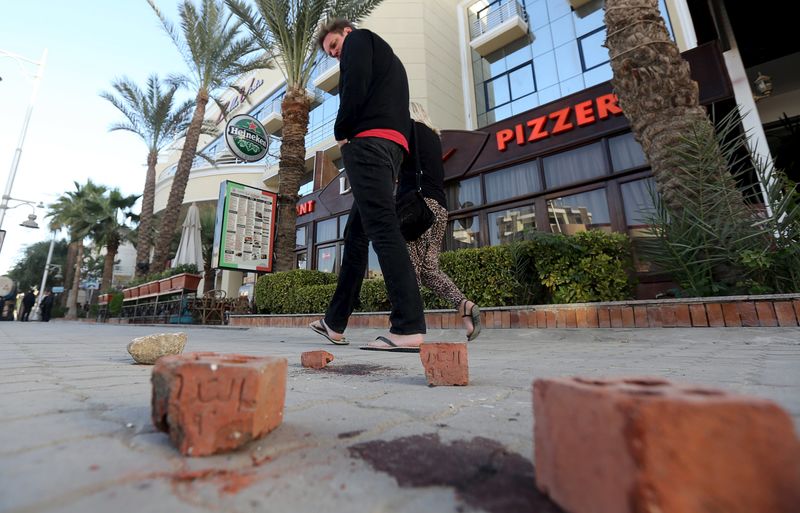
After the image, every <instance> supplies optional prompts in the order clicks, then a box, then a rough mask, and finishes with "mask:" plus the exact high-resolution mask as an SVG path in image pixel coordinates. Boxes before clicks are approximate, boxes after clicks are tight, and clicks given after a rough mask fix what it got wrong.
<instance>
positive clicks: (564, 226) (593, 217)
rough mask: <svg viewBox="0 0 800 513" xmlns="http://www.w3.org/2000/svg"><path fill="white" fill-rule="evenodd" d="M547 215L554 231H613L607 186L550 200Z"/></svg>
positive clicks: (566, 232)
mask: <svg viewBox="0 0 800 513" xmlns="http://www.w3.org/2000/svg"><path fill="white" fill-rule="evenodd" d="M547 216H548V218H549V220H550V229H551V230H552V231H553V233H564V234H567V235H572V234H574V233H577V232H583V231H586V230H588V229H591V228H598V229H601V230H604V231H608V232H610V231H611V219H610V216H609V213H608V201H607V200H606V190H605V188H602V189H595V190H593V191H588V192H581V193H579V194H572V195H570V196H562V197H560V198H555V199H552V200H549V201H548V202H547Z"/></svg>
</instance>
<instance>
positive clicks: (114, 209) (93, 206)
mask: <svg viewBox="0 0 800 513" xmlns="http://www.w3.org/2000/svg"><path fill="white" fill-rule="evenodd" d="M138 199H139V196H137V195H135V194H132V195H130V196H123V195H122V194H121V193H120V192H119V189H112V190H110V191H108V192H107V194H103V195H102V196H99V197H96V198H92V199H91V200H90V201H88V202H87V206H86V209H87V213H88V214H89V215H91V216H92V217H93V218H94V219H96V220H97V221H96V222H95V223H94V225H93V226H92V229H91V233H90V235H91V237H92V239H93V240H94V242H95V243H96V244H97V246H98V247H100V246H102V247H105V248H106V254H105V257H104V261H103V277H102V280H101V282H100V290H101V291H105V290H108V289H109V288H110V287H111V277H112V274H113V272H114V260H115V259H116V257H117V251H118V250H119V246H120V244H121V243H122V242H123V241H124V240H126V239H128V237H129V236H130V234H131V231H132V230H131V228H130V227H129V226H127V225H126V224H125V220H126V219H132V218H134V217H135V216H134V214H133V213H132V212H131V210H130V209H131V207H133V205H134V204H135V203H136V201H137V200H138ZM120 217H122V218H123V221H122V222H120ZM137 254H138V251H137Z"/></svg>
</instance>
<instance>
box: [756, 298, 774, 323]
mask: <svg viewBox="0 0 800 513" xmlns="http://www.w3.org/2000/svg"><path fill="white" fill-rule="evenodd" d="M756 314H758V323H759V324H760V325H761V326H777V325H778V318H777V317H775V308H774V307H773V306H772V301H756Z"/></svg>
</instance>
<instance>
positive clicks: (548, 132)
mask: <svg viewBox="0 0 800 513" xmlns="http://www.w3.org/2000/svg"><path fill="white" fill-rule="evenodd" d="M573 114H574V121H573ZM620 115H622V109H621V108H620V107H619V105H618V104H617V95H615V94H613V93H609V94H604V95H603V96H599V97H597V98H595V99H594V100H586V101H583V102H580V103H577V104H575V105H573V106H570V107H564V108H563V109H559V110H557V111H554V112H551V113H550V114H547V115H544V116H541V117H538V118H535V119H531V120H529V121H527V122H525V123H518V124H516V125H514V127H513V128H503V129H501V130H498V131H497V133H496V134H495V137H496V139H497V149H498V150H499V151H506V150H507V149H508V144H509V143H510V142H511V141H514V142H516V143H517V144H518V145H520V146H522V145H524V144H527V143H532V142H536V141H539V140H542V139H545V138H547V137H550V136H554V135H558V134H563V133H564V132H568V131H570V130H572V129H574V128H575V127H576V126H578V127H582V126H588V125H592V124H594V123H596V122H597V120H598V119H606V118H608V117H610V116H620ZM526 130H527V132H526Z"/></svg>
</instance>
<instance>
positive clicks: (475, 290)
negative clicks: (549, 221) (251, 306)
mask: <svg viewBox="0 0 800 513" xmlns="http://www.w3.org/2000/svg"><path fill="white" fill-rule="evenodd" d="M439 261H440V266H441V269H442V270H443V271H444V272H445V273H446V274H447V275H448V276H450V278H451V279H452V280H453V282H454V283H455V284H456V285H457V286H458V288H459V289H461V291H462V292H463V293H464V295H465V296H466V297H468V298H469V299H471V300H472V301H475V302H476V303H478V304H479V305H481V306H510V305H526V304H543V303H584V302H592V301H621V300H624V299H628V298H630V297H631V293H632V290H633V282H632V280H631V278H630V274H632V268H631V250H630V240H629V239H628V237H627V235H625V234H621V233H606V232H602V231H599V230H590V231H587V232H581V233H578V234H576V235H573V236H565V235H560V234H545V233H536V234H532V235H531V240H526V241H521V242H515V243H513V244H510V245H503V246H492V247H485V248H475V249H462V250H458V251H450V252H446V253H442V255H441V257H440V260H439ZM335 288H336V276H335V275H333V274H330V273H322V272H319V271H306V270H295V271H289V272H285V273H276V274H272V275H266V276H262V277H261V278H259V280H258V283H257V284H256V305H257V306H258V311H259V312H260V313H276V314H278V313H321V312H324V311H325V309H326V308H327V306H328V302H329V301H330V298H331V297H332V296H333V291H334V290H335ZM421 294H422V299H423V302H424V303H425V308H426V309H429V310H430V309H443V308H452V305H450V304H448V303H447V302H445V301H444V300H443V299H441V298H439V297H438V296H436V295H435V294H434V293H433V292H432V291H430V290H428V289H427V288H425V287H422V290H421ZM359 302H360V305H359V307H358V310H359V311H365V312H376V311H387V310H389V309H390V308H391V305H390V303H389V298H388V295H387V293H386V286H385V284H384V282H383V280H382V279H371V280H364V283H363V285H362V287H361V295H360V296H359Z"/></svg>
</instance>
